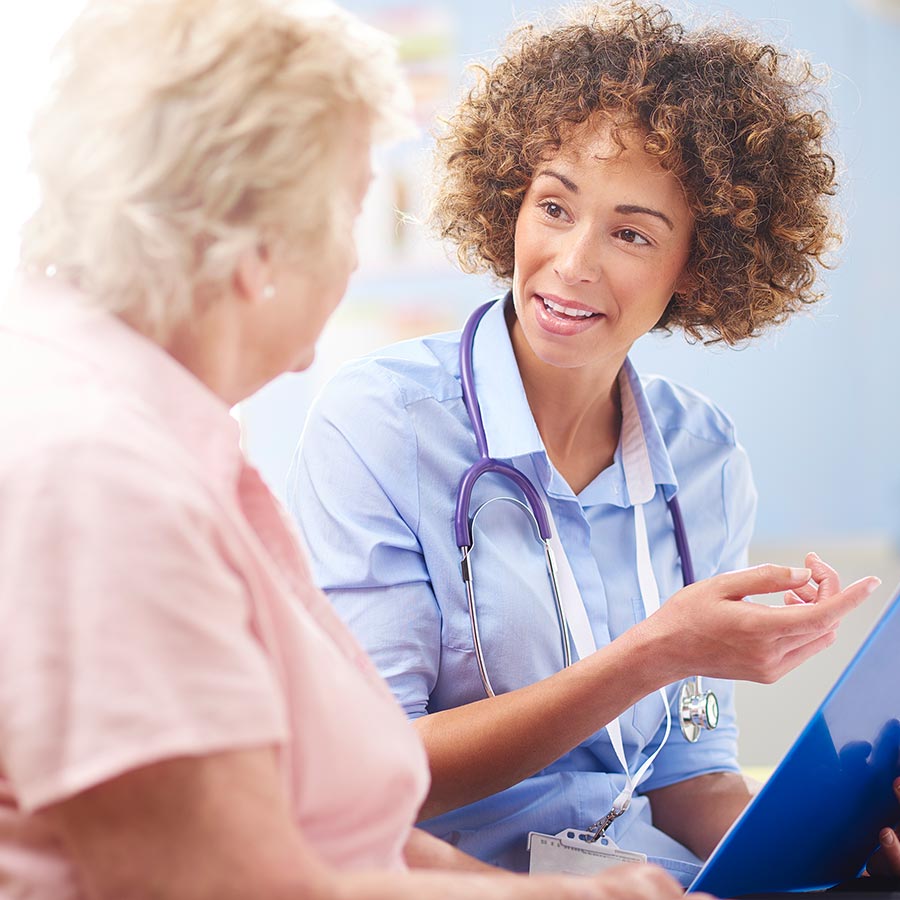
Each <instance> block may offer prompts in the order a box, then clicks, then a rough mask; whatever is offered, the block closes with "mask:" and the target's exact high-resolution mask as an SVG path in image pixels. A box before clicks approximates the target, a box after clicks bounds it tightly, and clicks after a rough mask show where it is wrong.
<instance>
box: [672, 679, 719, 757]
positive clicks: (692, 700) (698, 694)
mask: <svg viewBox="0 0 900 900" xmlns="http://www.w3.org/2000/svg"><path fill="white" fill-rule="evenodd" d="M679 707H680V710H681V716H680V719H681V733H682V734H683V735H684V736H685V738H687V740H689V741H690V742H691V743H692V744H695V743H696V742H697V741H698V740H700V735H701V734H702V733H703V732H704V731H712V730H713V729H714V728H715V727H716V726H717V725H718V724H719V701H718V700H717V699H716V695H715V694H714V693H713V692H712V691H704V690H703V689H702V688H701V686H700V678H699V676H698V677H697V678H691V679H688V680H687V681H685V682H684V684H682V685H681V702H680V704H679Z"/></svg>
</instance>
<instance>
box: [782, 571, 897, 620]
mask: <svg viewBox="0 0 900 900" xmlns="http://www.w3.org/2000/svg"><path fill="white" fill-rule="evenodd" d="M880 584H881V579H880V578H876V577H875V576H874V575H869V576H867V577H866V578H860V579H859V581H854V582H853V584H850V585H848V586H847V587H846V588H844V590H842V591H840V592H839V593H837V594H834V595H832V596H828V597H824V598H823V597H820V598H819V599H818V600H817V602H815V603H805V604H794V603H791V604H789V605H787V606H785V607H782V608H780V609H779V608H777V607H776V608H770V611H771V612H772V613H774V614H775V615H780V616H782V617H783V621H782V625H783V626H784V629H785V634H804V633H806V634H812V633H814V632H817V631H830V630H832V629H834V628H836V627H837V626H838V624H839V623H840V621H841V619H843V618H844V616H845V615H847V613H849V612H850V611H851V610H854V609H856V607H857V606H859V605H860V604H862V603H863V602H864V601H865V600H867V599H868V598H869V597H871V596H872V593H873V592H874V591H875V589H876V588H878V587H879V585H880ZM794 591H795V592H797V589H796V588H794ZM798 593H800V592H798ZM800 595H801V596H802V593H801V594H800Z"/></svg>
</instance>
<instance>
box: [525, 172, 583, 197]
mask: <svg viewBox="0 0 900 900" xmlns="http://www.w3.org/2000/svg"><path fill="white" fill-rule="evenodd" d="M545 175H546V176H548V177H549V178H555V179H556V180H557V181H560V182H562V186H563V187H564V188H565V189H566V190H568V191H571V192H572V193H573V194H577V193H578V185H577V184H575V182H574V181H572V179H571V178H566V176H565V175H561V174H560V173H559V172H556V171H554V170H553V169H542V170H541V171H540V172H538V173H537V174H536V175H535V176H534V180H535V181H537V180H538V178H543V177H544V176H545Z"/></svg>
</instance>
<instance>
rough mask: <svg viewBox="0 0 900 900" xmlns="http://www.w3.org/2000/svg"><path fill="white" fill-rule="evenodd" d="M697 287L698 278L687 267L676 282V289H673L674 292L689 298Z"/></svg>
mask: <svg viewBox="0 0 900 900" xmlns="http://www.w3.org/2000/svg"><path fill="white" fill-rule="evenodd" d="M696 289H697V279H696V278H695V277H694V273H693V272H692V271H691V270H690V269H688V268H685V270H684V271H683V272H682V273H681V274H680V275H679V276H678V280H677V281H676V282H675V290H674V291H672V293H673V294H678V295H679V296H680V297H684V298H687V297H690V296H691V294H693V293H694V291H695V290H696Z"/></svg>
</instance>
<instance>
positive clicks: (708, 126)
mask: <svg viewBox="0 0 900 900" xmlns="http://www.w3.org/2000/svg"><path fill="white" fill-rule="evenodd" d="M731 28H732V26H729V27H728V28H727V29H726V28H718V27H707V28H704V29H700V30H697V31H690V30H687V29H684V28H682V27H681V26H680V25H679V24H678V23H676V22H675V21H673V19H672V17H671V15H670V14H669V13H668V12H666V11H665V10H664V9H662V8H661V7H659V6H655V5H652V6H646V7H645V6H641V5H639V4H637V3H632V2H621V3H615V4H612V5H611V6H606V5H596V6H595V5H590V6H587V7H585V8H583V9H581V10H576V11H574V12H572V13H571V15H570V16H569V17H568V18H566V19H564V20H562V21H560V22H559V23H556V24H551V25H548V26H547V27H537V26H529V25H525V26H523V27H522V28H520V29H519V30H517V31H516V32H515V33H514V34H513V35H512V37H511V38H510V40H509V42H508V44H507V46H506V47H505V49H504V53H503V55H502V56H501V57H500V58H499V59H498V60H497V61H496V62H495V63H494V64H493V65H492V66H490V67H482V68H477V69H476V75H475V84H474V85H473V86H472V87H471V90H469V91H468V92H467V93H466V94H465V96H464V98H463V100H462V101H461V103H460V104H459V106H458V108H457V109H456V111H455V112H454V113H453V115H452V116H451V117H450V119H449V121H448V122H447V123H446V128H445V131H444V133H443V134H442V136H441V138H440V140H439V144H438V178H439V184H438V188H437V193H436V204H435V220H436V223H437V226H438V230H439V232H440V233H441V235H442V236H443V237H444V238H446V239H447V240H448V241H449V242H451V243H452V244H453V245H455V247H456V250H457V254H458V258H459V261H460V264H461V265H462V267H463V268H464V269H466V270H482V271H488V272H490V273H491V274H493V275H494V276H495V277H496V278H497V279H498V280H499V281H500V282H501V283H502V284H503V285H504V288H505V289H506V291H505V293H504V294H503V295H502V296H500V297H498V298H496V299H495V300H494V301H493V302H490V303H486V304H484V305H482V306H480V307H479V308H478V309H477V310H475V311H474V312H473V313H472V315H471V317H470V318H469V320H468V322H467V323H466V325H465V327H464V328H462V329H461V330H460V331H458V332H453V333H449V334H440V335H432V336H429V337H424V338H421V339H419V340H414V341H408V342H405V343H402V344H399V345H396V346H393V347H391V348H389V349H387V350H384V351H380V352H375V353H373V354H371V355H370V356H368V357H365V358H363V359H361V360H357V361H354V362H352V363H349V364H347V365H346V366H345V367H344V368H343V369H342V370H341V371H340V372H339V373H338V375H337V376H336V377H335V379H334V380H333V381H332V382H331V383H330V384H329V385H328V386H326V388H325V389H324V391H323V393H322V395H321V396H320V397H319V398H318V400H317V401H316V403H315V404H314V407H313V409H312V411H311V414H310V417H309V420H308V422H307V424H306V428H305V430H304V435H303V438H302V441H301V445H300V448H299V450H298V453H297V456H296V459H295V462H294V466H293V468H292V473H291V479H290V483H289V494H290V500H291V503H292V506H293V511H294V514H295V516H296V517H297V520H298V521H299V522H300V524H301V525H302V526H303V529H304V531H305V533H306V536H307V540H308V542H309V545H310V549H311V553H312V559H313V567H314V575H315V577H316V579H317V581H318V583H319V584H320V585H321V586H322V587H323V588H324V589H325V591H326V593H327V594H328V596H329V599H330V600H331V601H332V603H333V604H334V606H335V608H336V610H337V611H338V613H339V614H340V615H341V617H342V618H343V619H344V620H345V621H346V622H347V623H348V624H349V625H350V627H351V629H352V630H353V632H354V633H355V634H356V636H357V638H358V639H359V640H360V642H361V643H362V644H363V646H364V647H365V649H366V650H367V651H368V652H369V654H370V655H371V657H372V658H373V660H374V662H375V663H376V665H377V666H378V668H379V670H380V671H381V673H382V675H384V677H385V679H386V680H387V682H388V684H389V686H390V687H391V689H392V691H393V692H394V695H395V697H396V698H397V700H398V701H399V702H400V704H401V705H402V707H403V709H404V710H405V712H406V714H407V715H408V716H409V717H410V718H411V719H413V720H414V721H415V724H416V727H417V728H418V730H419V733H420V734H421V736H422V737H423V739H424V742H425V746H426V750H427V752H428V758H429V764H430V768H431V775H432V782H431V788H430V790H429V792H428V795H427V798H426V800H425V803H424V805H423V807H422V811H421V816H422V817H423V818H424V819H426V821H424V822H423V823H422V825H423V827H424V828H426V829H427V830H428V831H430V832H432V833H433V834H434V835H437V836H438V837H441V838H443V839H444V840H445V841H447V842H449V843H451V844H454V845H456V846H457V847H459V848H461V849H464V850H467V851H469V852H470V853H472V854H474V855H475V856H478V857H479V858H481V859H483V860H486V861H490V862H492V863H495V864H498V865H500V866H503V867H506V868H509V869H513V870H519V871H524V870H528V869H531V870H535V869H537V870H543V868H544V866H545V862H546V861H545V860H544V857H543V853H544V849H540V852H539V853H537V855H536V854H535V853H534V852H532V854H531V855H529V835H531V834H532V833H536V835H537V836H536V837H535V836H534V835H532V839H531V840H532V844H534V842H535V841H537V844H536V846H538V847H539V848H546V847H548V846H554V840H555V839H556V836H558V835H561V834H568V832H569V831H572V832H573V833H574V832H575V831H579V832H586V835H585V837H586V838H587V840H586V841H585V843H587V842H588V841H591V839H596V838H599V837H600V836H601V835H602V836H603V838H604V839H605V840H609V841H611V842H612V844H617V845H618V847H619V848H620V849H621V850H622V851H625V852H629V853H632V854H643V855H646V856H648V857H649V858H650V859H651V860H653V861H655V862H658V863H659V864H660V865H662V866H665V867H666V868H667V869H668V870H669V871H670V872H671V873H672V874H673V875H674V876H675V877H676V878H677V879H678V880H679V881H680V882H681V883H682V884H688V883H689V882H690V881H691V879H692V878H693V876H694V874H695V873H696V871H697V869H698V867H699V864H700V861H701V859H702V858H703V857H704V856H706V855H707V854H708V853H709V851H710V849H711V848H712V847H713V846H714V845H715V843H716V842H717V841H718V840H719V838H720V837H721V836H722V834H723V833H724V831H725V830H726V829H727V827H728V826H729V825H730V823H731V822H732V821H733V819H734V817H735V816H736V815H737V813H738V812H739V811H740V809H741V808H742V807H743V806H744V805H745V804H746V802H747V801H748V799H749V797H750V790H749V788H748V786H747V784H746V783H745V781H744V779H743V777H742V776H741V774H740V770H739V768H738V765H737V760H736V737H737V725H736V720H735V711H734V703H733V683H732V679H735V678H743V679H752V680H757V681H763V682H770V681H774V680H775V679H777V678H779V677H780V676H781V675H783V674H784V673H785V672H787V671H788V670H789V669H790V668H792V667H793V666H795V665H798V664H800V663H801V662H802V661H803V660H804V659H806V658H808V657H809V656H810V655H812V654H814V653H816V652H818V651H820V650H822V649H824V648H825V647H827V646H828V644H830V643H831V641H832V640H833V637H834V630H835V628H837V626H838V624H839V623H840V620H841V618H842V617H843V616H844V615H845V614H846V613H847V612H848V611H849V610H851V609H852V608H853V607H855V606H856V605H858V604H859V603H860V602H861V601H862V600H863V598H864V597H865V596H866V595H867V594H868V593H870V592H871V590H872V588H873V586H874V585H875V584H876V583H877V581H876V580H874V579H864V580H863V581H862V582H858V583H857V584H854V585H850V586H849V587H847V588H844V589H842V588H841V586H840V584H839V582H838V581H837V576H836V574H835V573H834V572H833V571H832V570H831V569H829V568H828V567H827V565H826V564H825V563H823V562H821V561H820V560H818V558H817V557H812V556H811V557H808V558H807V560H805V561H800V560H796V561H790V562H791V564H792V565H793V566H795V567H796V566H798V564H801V565H799V567H798V568H794V569H791V568H787V567H781V566H762V567H759V568H756V569H747V568H746V566H747V557H748V552H747V551H748V546H749V543H750V538H751V533H752V528H753V519H754V514H755V508H756V493H755V489H754V486H753V480H752V476H751V472H750V466H749V461H748V459H747V455H746V453H745V452H744V450H743V448H742V447H741V445H740V443H739V442H738V440H737V438H736V435H735V428H734V425H733V424H732V422H731V420H730V419H729V418H728V417H727V416H726V415H725V414H724V413H723V412H722V411H721V410H720V409H718V408H717V407H716V406H715V405H714V403H713V402H711V401H710V400H709V399H707V398H706V397H703V396H701V395H700V394H698V393H696V392H695V391H692V390H690V389H689V388H687V387H684V386H682V385H678V384H675V383H673V382H671V381H669V380H667V379H666V378H663V377H659V376H649V375H643V376H641V375H639V374H638V373H637V372H636V371H635V369H634V367H633V365H632V363H631V362H630V360H629V351H630V349H631V347H632V345H633V344H634V342H635V341H637V340H639V339H640V338H641V337H642V336H643V335H645V334H646V333H648V332H650V331H652V330H654V329H666V330H670V331H675V330H680V331H683V332H684V333H685V334H686V335H687V336H689V337H690V338H693V339H695V340H708V341H721V342H725V343H728V344H738V343H743V342H746V341H748V340H751V339H753V338H754V337H756V336H757V335H760V334H762V333H763V332H765V331H766V330H767V329H769V328H770V327H773V326H775V325H778V324H779V323H782V322H784V321H785V320H787V319H788V318H790V316H791V315H792V314H793V313H795V312H796V311H797V310H799V309H801V308H805V307H806V306H807V305H809V304H811V303H813V302H814V301H816V300H817V299H818V298H819V296H820V293H819V292H818V290H817V287H816V276H817V268H818V266H819V264H820V263H821V262H822V261H823V259H824V257H825V255H826V254H827V252H828V250H829V248H830V247H831V246H832V245H833V242H834V239H835V238H836V232H835V227H834V221H833V216H832V211H831V206H830V202H831V197H832V195H833V194H834V193H835V190H836V184H835V177H834V172H835V166H834V162H833V160H832V157H831V156H830V155H829V151H828V147H827V143H826V139H827V130H828V118H827V116H826V114H825V112H824V111H823V110H822V109H821V108H820V106H819V102H818V99H817V95H816V89H817V84H818V82H817V79H816V77H815V75H814V73H813V72H812V70H811V69H810V67H809V65H808V64H806V63H805V62H804V61H803V60H801V59H799V58H798V57H797V56H796V55H795V54H793V53H790V52H787V51H781V50H778V49H776V48H775V47H772V46H768V45H764V44H761V43H759V42H758V41H757V40H756V39H754V38H753V37H752V36H750V35H748V34H745V33H742V32H740V31H735V30H731ZM698 352H700V351H698ZM772 593H774V594H779V593H785V594H786V599H787V602H786V603H784V604H780V605H778V606H777V607H775V608H769V607H766V606H763V605H760V604H755V603H751V602H745V600H744V598H745V597H749V596H753V595H757V594H772ZM604 846H610V845H603V844H602V843H601V842H599V841H596V840H594V841H591V847H593V848H595V850H596V851H597V855H596V859H597V860H599V862H598V863H597V864H598V865H600V864H603V863H604V859H603V854H604V853H605V852H606V851H604V850H603V847H604ZM538 856H540V857H541V858H540V859H538ZM605 861H606V862H608V859H606V860H605Z"/></svg>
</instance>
